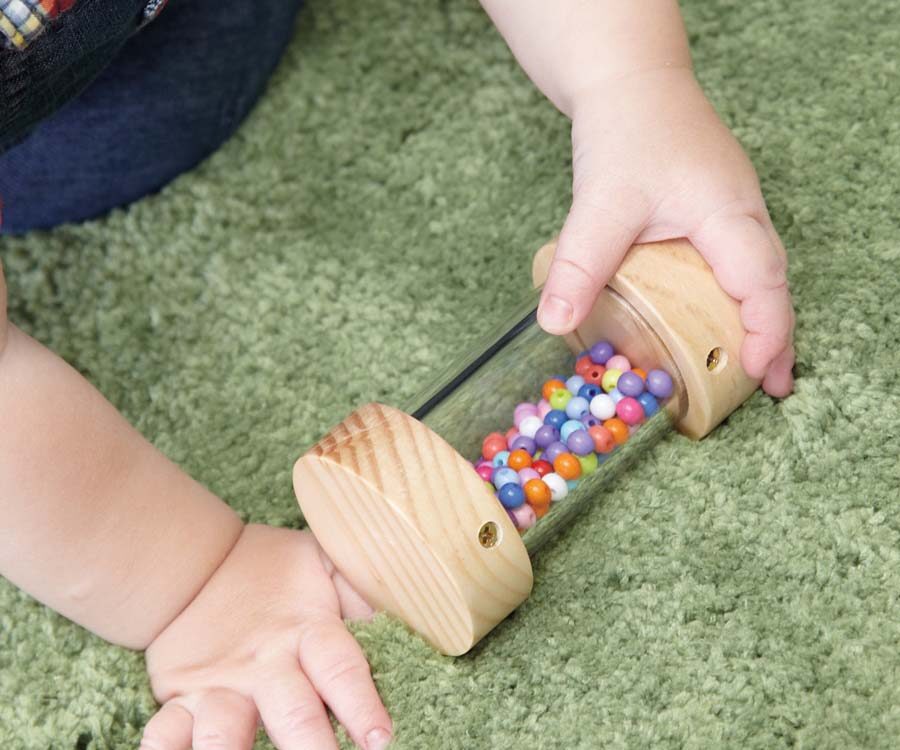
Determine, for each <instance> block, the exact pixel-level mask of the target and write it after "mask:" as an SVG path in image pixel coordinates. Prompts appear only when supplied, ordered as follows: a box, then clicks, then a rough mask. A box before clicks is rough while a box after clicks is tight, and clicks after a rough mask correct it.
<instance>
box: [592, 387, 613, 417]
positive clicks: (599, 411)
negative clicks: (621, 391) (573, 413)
mask: <svg viewBox="0 0 900 750" xmlns="http://www.w3.org/2000/svg"><path fill="white" fill-rule="evenodd" d="M591 414H593V415H594V416H595V417H597V419H600V420H606V419H612V418H613V417H614V416H615V415H616V403H615V401H613V400H612V399H611V398H610V397H609V395H608V394H606V393H601V394H599V395H598V396H594V398H592V399H591Z"/></svg>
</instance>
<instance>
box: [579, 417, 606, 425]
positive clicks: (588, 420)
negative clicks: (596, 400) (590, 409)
mask: <svg viewBox="0 0 900 750" xmlns="http://www.w3.org/2000/svg"><path fill="white" fill-rule="evenodd" d="M581 423H582V424H583V425H584V426H585V427H595V426H596V425H598V424H603V422H601V421H600V420H599V419H597V417H595V416H594V415H593V414H588V415H587V416H586V417H582V418H581Z"/></svg>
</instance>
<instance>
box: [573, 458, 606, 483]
mask: <svg viewBox="0 0 900 750" xmlns="http://www.w3.org/2000/svg"><path fill="white" fill-rule="evenodd" d="M575 458H577V459H578V463H580V464H581V475H582V476H584V477H586V476H587V475H588V474H593V473H594V472H595V471H597V467H598V466H599V465H600V462H599V461H598V460H597V454H596V453H588V454H587V455H586V456H575Z"/></svg>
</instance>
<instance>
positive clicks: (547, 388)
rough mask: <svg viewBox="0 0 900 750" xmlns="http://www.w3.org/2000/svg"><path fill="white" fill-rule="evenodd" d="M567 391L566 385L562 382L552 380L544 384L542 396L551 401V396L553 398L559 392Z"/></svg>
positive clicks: (555, 379)
mask: <svg viewBox="0 0 900 750" xmlns="http://www.w3.org/2000/svg"><path fill="white" fill-rule="evenodd" d="M565 389H566V384H565V383H564V382H563V381H562V380H560V379H558V378H551V379H550V380H548V381H547V382H546V383H544V385H543V387H542V388H541V395H542V396H543V397H544V398H545V399H547V400H548V401H549V400H550V396H552V395H553V394H554V392H556V391H559V390H563V391H564V390H565Z"/></svg>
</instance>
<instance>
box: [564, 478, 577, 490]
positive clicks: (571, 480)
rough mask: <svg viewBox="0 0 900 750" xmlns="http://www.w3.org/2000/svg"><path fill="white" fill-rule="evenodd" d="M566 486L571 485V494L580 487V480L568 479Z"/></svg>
mask: <svg viewBox="0 0 900 750" xmlns="http://www.w3.org/2000/svg"><path fill="white" fill-rule="evenodd" d="M566 484H567V485H569V492H571V491H572V490H574V489H575V488H576V487H577V486H578V480H577V479H568V480H566Z"/></svg>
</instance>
